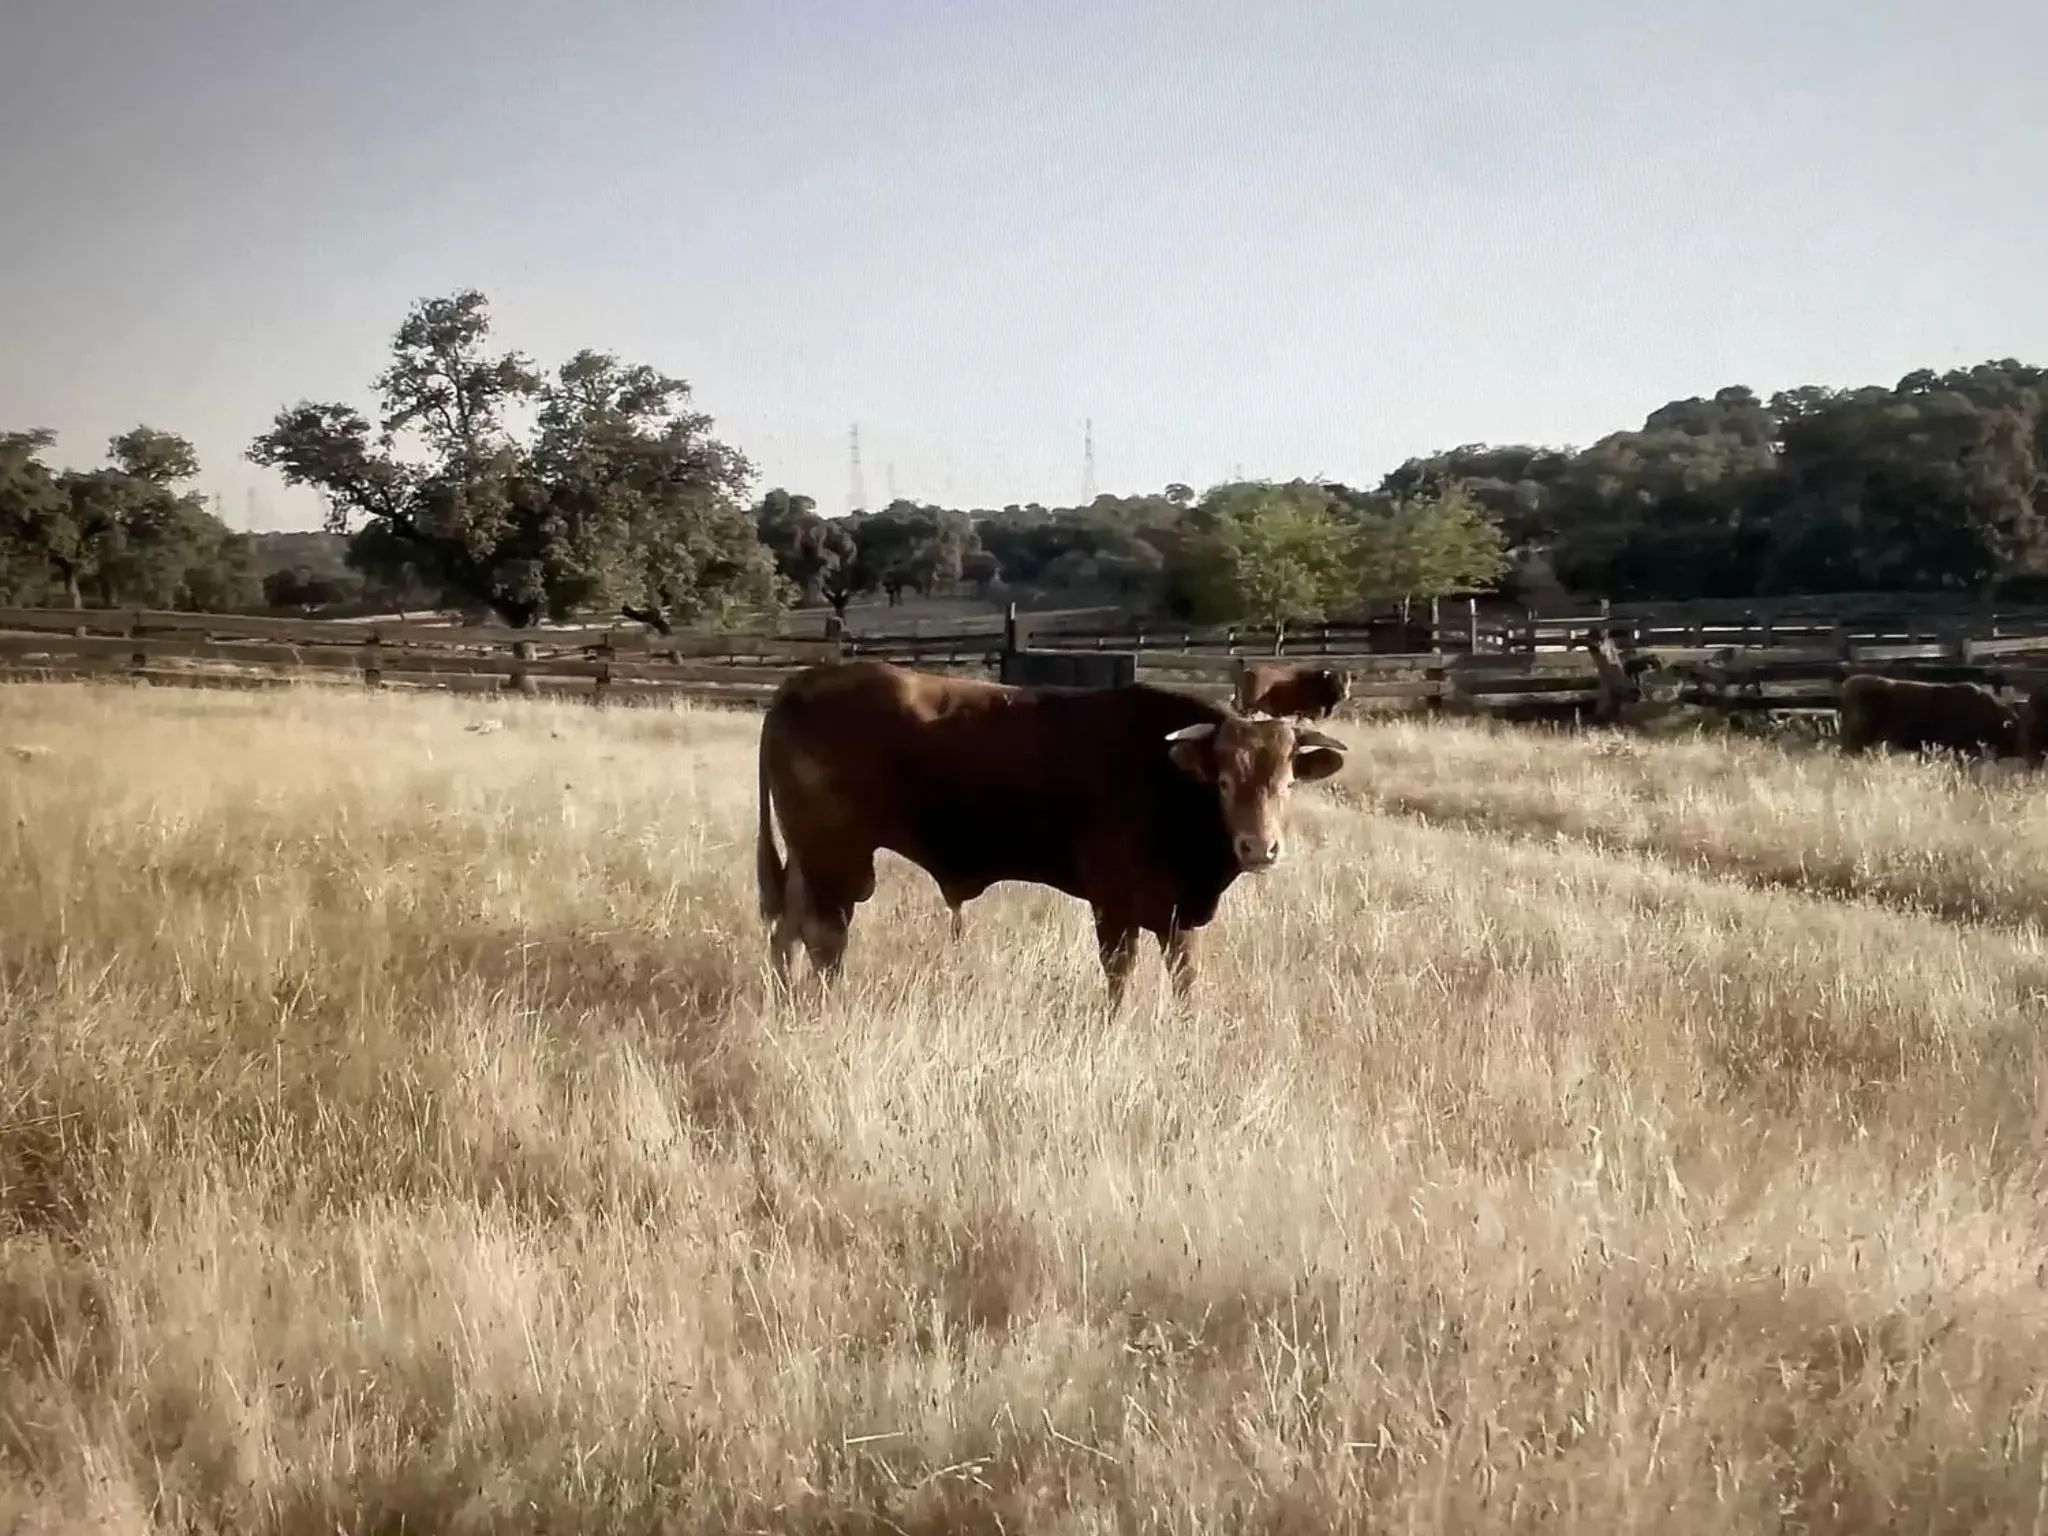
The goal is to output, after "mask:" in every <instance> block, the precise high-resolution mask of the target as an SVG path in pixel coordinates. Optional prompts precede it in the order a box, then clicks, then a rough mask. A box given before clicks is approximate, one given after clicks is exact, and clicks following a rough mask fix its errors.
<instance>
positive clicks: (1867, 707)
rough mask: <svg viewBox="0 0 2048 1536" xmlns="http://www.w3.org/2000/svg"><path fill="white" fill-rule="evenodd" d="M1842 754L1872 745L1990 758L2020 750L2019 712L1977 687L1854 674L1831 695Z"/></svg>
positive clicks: (1996, 696) (2016, 754)
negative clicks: (1932, 750)
mask: <svg viewBox="0 0 2048 1536" xmlns="http://www.w3.org/2000/svg"><path fill="white" fill-rule="evenodd" d="M1835 709H1836V716H1837V719H1838V721H1839V732H1838V735H1839V740H1840V743H1841V748H1842V750H1843V751H1844V752H1849V753H1858V752H1863V751H1865V750H1867V749H1869V748H1871V747H1876V746H1883V747H1889V748H1891V749H1892V750H1893V751H1897V752H1918V751H1921V750H1923V749H1925V748H1929V747H1934V748H1942V749H1946V750H1948V751H1952V752H1962V753H1968V754H1971V755H1989V756H1992V757H2017V756H2020V755H2021V754H2022V752H2023V750H2025V744H2024V742H2023V740H2022V736H2023V730H2022V720H2021V717H2022V713H2023V710H2017V709H2015V708H2013V706H2012V705H2010V704H2007V703H2005V702H2004V701H2003V700H2001V699H2000V698H1999V697H1998V695H1997V694H1995V693H1993V692H1992V691H1991V690H1990V689H1989V688H1986V687H1984V686H1983V685H1982V684H1981V683H1929V682H1922V681H1920V680H1919V679H1917V678H1905V677H1881V676H1879V675H1877V674H1876V673H1872V672H1859V673H1856V674H1855V675H1854V676H1851V677H1846V678H1844V679H1843V680H1842V683H1841V686H1840V688H1839V689H1838V690H1837V693H1836V703H1835Z"/></svg>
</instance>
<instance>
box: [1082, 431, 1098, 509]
mask: <svg viewBox="0 0 2048 1536" xmlns="http://www.w3.org/2000/svg"><path fill="white" fill-rule="evenodd" d="M1094 502H1095V418H1094V417H1093V416H1090V417H1089V418H1088V419H1087V421H1086V422H1084V423H1083V424H1082V427H1081V505H1082V506H1084V507H1086V506H1092V505H1093V504H1094Z"/></svg>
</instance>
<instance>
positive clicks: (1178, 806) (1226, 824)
mask: <svg viewBox="0 0 2048 1536" xmlns="http://www.w3.org/2000/svg"><path fill="white" fill-rule="evenodd" d="M1344 750H1345V749H1344V746H1343V744H1342V743H1341V742H1338V741H1335V740H1333V739H1331V738H1330V737H1328V736H1325V735H1323V734H1322V733H1321V732H1319V731H1313V730H1309V729H1306V728H1303V727H1296V726H1294V725H1291V724H1289V723H1288V722H1286V721H1284V720H1274V719H1267V718H1263V717H1261V718H1256V719H1246V718H1244V717H1242V716H1239V715H1237V714H1235V713H1233V712H1232V711H1231V710H1229V709H1227V708H1225V707H1223V706H1222V705H1220V704H1215V703H1211V702H1209V701H1208V700H1206V699H1198V698H1192V697H1190V696H1188V695H1186V694H1182V693H1176V692H1174V691H1172V690H1169V689H1165V688H1158V687H1154V686H1151V685H1149V684H1146V683H1132V684H1128V685H1126V686H1124V687H1121V688H1099V689H1068V688H1019V687H1009V686H1005V685H1003V684H1000V683H991V682H983V681H981V680H979V679H973V678H954V677H938V676H934V675H932V674H929V673H922V672H915V671H911V670H909V669H906V668H902V667H896V666H891V665H889V664H888V663H886V662H879V661H852V662H843V663H837V664H827V665H824V666H818V667H812V668H809V669H807V670H805V671H803V672H799V673H797V674H796V675H795V676H793V677H791V678H789V679H788V680H787V681H785V682H784V683H783V684H782V685H781V686H780V687H779V688H777V689H776V692H775V697H774V698H773V700H771V701H770V703H769V706H768V713H767V718H766V719H765V720H764V721H763V722H762V727H761V750H760V795H761V817H760V831H759V836H758V838H757V841H756V847H755V868H756V877H757V880H758V883H759V888H760V901H761V915H762V917H763V918H764V919H766V920H767V921H768V923H769V924H770V925H771V927H772V936H771V939H770V958H771V960H772V963H773V965H774V968H775V973H776V976H777V977H778V979H781V980H786V979H787V978H788V975H789V961H790V957H791V954H792V952H793V950H794V948H795V946H796V944H797V942H798V940H799V939H801V940H802V942H803V945H804V949H805V951H806V953H807V954H808V955H809V956H810V959H811V963H812V965H813V966H814V967H815V968H816V969H817V970H818V971H819V973H820V974H821V975H822V976H824V977H825V978H826V979H828V980H829V979H830V978H832V977H833V976H835V975H836V974H837V973H838V970H839V966H840V962H841V960H842V958H843V957H844V954H845V950H846V934H847V927H848V925H849V923H850V922H851V921H852V917H853V909H854V908H855V907H856V906H858V905H859V904H860V903H861V902H863V901H865V900H866V899H867V898H868V897H869V896H871V895H873V894H874V889H875V852H876V850H877V849H881V848H887V849H889V850H890V851H891V852H893V853H896V854H899V855H901V856H902V857H904V858H906V859H908V860H910V861H911V862H912V863H913V864H916V865H918V866H919V867H920V868H922V869H923V870H924V871H925V872H926V873H927V874H929V875H930V876H931V877H932V878H933V880H935V881H936V882H937V884H938V887H939V891H940V894H941V895H943V896H944V897H945V900H946V905H947V906H948V907H949V908H951V909H952V912H953V920H954V928H955V932H956V933H957V932H958V930H959V923H960V908H961V905H962V904H963V903H965V902H968V901H971V900H973V899H974V898H975V897H976V896H979V895H980V894H981V893H982V892H983V891H985V890H987V889H988V888H989V887H990V886H991V885H994V884H995V883H996V882H997V881H999V880H1017V881H1025V882H1028V883H1031V884H1036V885H1046V886H1050V887H1052V888H1053V889H1054V890H1057V891H1063V892H1065V893H1066V894H1067V895H1069V896H1076V897H1079V898H1080V899H1081V900H1083V901H1085V902H1087V903H1088V905H1089V906H1090V908H1092V909H1093V911H1094V915H1095V937H1096V943H1097V945H1098V948H1099V952H1100V954H1101V957H1102V965H1103V969H1104V971H1105V972H1106V973H1107V974H1108V977H1109V993H1110V1000H1111V1002H1112V1003H1115V1002H1116V1001H1118V1000H1120V999H1121V997H1122V995H1123V991H1124V987H1125V984H1126V982H1127V981H1128V980H1129V977H1130V972H1131V968H1132V966H1133V964H1135V962H1136V959H1137V944H1138V935H1139V933H1140V932H1147V933H1150V934H1152V936H1153V937H1154V938H1156V939H1157V940H1158V941H1159V945H1160V948H1161V950H1162V951H1163V953H1164V955H1165V959H1166V965H1167V969H1168V971H1169V973H1170V974H1171V976H1172V978H1173V982H1174V987H1175V990H1176V991H1177V992H1178V993H1180V994H1183V995H1185V994H1186V992H1187V991H1188V989H1189V988H1190V987H1191V986H1192V984H1193V981H1194V956H1193V949H1192V940H1193V937H1194V934H1195V932H1196V930H1198V929H1200V928H1202V927H1203V926H1205V925H1206V924H1207V923H1208V922H1209V921H1210V919H1211V918H1213V917H1214V916H1215V915H1216V907H1217V904H1218V902H1219V901H1220V900H1221V899H1222V896H1223V893H1224V892H1225V891H1226V890H1227V889H1229V887H1230V885H1231V883H1232V882H1233V881H1234V880H1236V879H1237V877H1238V876H1239V875H1240V874H1243V873H1245V872H1247V871H1258V870H1264V869H1268V868H1270V867H1272V865H1273V864H1274V863H1275V862H1276V861H1277V860H1278V859H1279V858H1280V856H1281V852H1282V849H1283V847H1284V840H1285V831H1286V813H1287V805H1288V791H1289V789H1290V788H1291V787H1292V785H1293V783H1294V782H1295V781H1296V780H1313V779H1324V778H1328V777H1329V776H1330V775H1331V774H1333V773H1335V772H1336V771H1337V770H1338V769H1339V768H1341V767H1343V765H1344ZM771 804H772V806H773V811H774V820H779V821H780V822H781V824H782V836H783V840H784V841H785V842H786V843H787V845H788V848H789V860H788V863H787V865H786V866H785V864H784V863H783V860H782V859H781V857H780V856H779V855H778V854H777V852H776V848H775V835H774V830H773V826H772V823H771V819H770V807H771Z"/></svg>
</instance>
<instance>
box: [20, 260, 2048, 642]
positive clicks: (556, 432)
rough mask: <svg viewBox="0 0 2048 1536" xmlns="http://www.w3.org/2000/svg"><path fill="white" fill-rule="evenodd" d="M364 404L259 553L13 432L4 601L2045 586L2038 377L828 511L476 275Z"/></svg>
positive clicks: (1998, 372) (596, 608)
mask: <svg viewBox="0 0 2048 1536" xmlns="http://www.w3.org/2000/svg"><path fill="white" fill-rule="evenodd" d="M372 389H373V392H374V395H375V408H374V410H373V411H372V412H368V413H366V412H364V411H362V410H360V409H358V408H357V407H355V406H351V405H348V404H345V403H338V402H316V401H300V402H297V403H295V404H292V405H289V406H287V407H285V408H284V409H282V410H280V411H279V412H278V414H277V416H276V418H275V420H274V421H273V422H272V423H271V425H270V427H269V429H268V430H266V431H265V432H264V433H263V434H262V435H261V436H259V437H258V438H257V439H256V440H255V442H254V443H253V444H252V445H251V446H250V448H249V451H248V457H249V458H250V459H251V460H253V461H254V462H256V463H259V464H264V465H268V466H271V467H273V468H275V469H277V470H278V471H279V472H280V473H282V474H283V475H284V477H285V478H286V480H287V481H289V482H291V483H293V484H297V485H303V486H309V487H312V488H314V489H316V490H318V491H319V492H320V493H321V495H322V497H323V500H324V501H325V503H326V505H327V507H328V514H329V515H328V529H327V531H326V532H325V533H324V534H303V535H269V536H264V537H261V538H251V537H248V536H245V535H241V534H237V533H234V532H232V531H231V530H229V529H227V528H226V527H224V526H223V525H222V524H221V523H220V521H219V520H218V519H217V518H215V517H213V516H212V514H211V513H209V512H208V511H207V510H206V508H205V506H204V504H203V501H202V500H201V498H200V497H199V496H198V495H197V494H196V493H195V492H194V491H193V490H192V489H191V488H190V487H191V484H192V482H193V480H194V478H195V477H196V475H197V471H198V465H197V462H196V460H195V458H194V455H193V453H192V450H191V447H190V445H189V444H187V443H185V442H184V441H183V440H182V439H180V438H177V437H175V436H173V435H171V434H169V433H166V432H162V431H159V430H156V429H153V428H150V427H138V428H137V429H136V430H135V431H133V432H130V433H127V434H124V435H123V436H121V437H118V438H115V439H114V440H113V441H112V442H111V443H110V444H109V445H108V450H107V462H106V463H105V464H104V465H103V466H101V467H99V468H96V469H92V470H87V471H75V470H61V471H60V470H56V469H53V468H51V467H50V465H49V463H48V453H49V450H50V448H51V446H52V439H51V436H50V434H49V433H47V432H41V431H35V430H27V431H17V432H13V433H0V598H4V600H5V601H8V602H12V603H54V604H65V603H69V604H79V605H84V604H93V605H99V604H106V605H115V604H119V605H137V606H164V607H187V608H196V609H230V608H244V607H259V606H271V607H278V606H303V607H310V608H325V607H331V606H337V605H345V604H346V605H353V604H361V603H372V604H378V605H387V604H388V605H391V606H399V607H422V606H427V605H450V606H464V607H470V608H482V609H488V610H491V611H493V612H495V613H496V614H497V615H498V616H499V617H501V618H502V619H504V620H505V621H507V622H509V623H512V624H527V623H531V622H534V621H536V620H538V619H541V618H563V617H568V616H570V615H573V614H584V613H623V614H626V615H629V616H631V617H633V618H635V619H640V620H644V621H645V622H648V623H650V624H653V625H656V626H658V627H660V626H669V625H672V624H674V623H677V622H684V621H693V620H702V619H717V618H720V617H723V616H729V615H737V614H742V613H758V612H760V611H762V610H767V609H773V608H777V607H780V606H783V605H789V604H796V605H806V606H824V605H830V606H833V607H837V608H840V609H844V608H845V607H846V606H847V605H848V604H850V603H852V602H854V601H856V600H860V599H863V598H871V597H879V598H880V599H882V600H885V601H890V602H893V601H896V600H898V599H900V598H902V597H903V596H904V595H905V594H908V593H917V594H920V595H937V594H952V593H959V592H970V591H971V592H978V593H981V594H983V595H985V596H988V597H991V598H996V597H1003V596H1016V597H1025V598H1030V599H1053V600H1071V601H1079V602H1121V603H1127V604H1130V605H1132V606H1134V607H1145V608H1152V609H1156V610H1164V611H1167V612H1170V613H1174V614H1178V615H1181V616H1184V617H1189V618H1198V619H1212V620H1236V619H1246V620H1255V621H1260V622H1275V623H1284V622H1288V621H1291V620H1296V619H1305V618H1312V617H1315V616H1318V615H1321V614H1326V613H1329V612H1332V611H1337V610H1342V609H1345V608H1350V607H1355V606H1357V605H1359V604H1362V603H1365V602H1369V601H1375V600H1384V599H1401V598H1410V597H1429V596H1435V595H1440V594H1448V593H1459V592H1475V591H1489V590H1501V591H1504V592H1506V593H1508V594H1510V595H1512V596H1515V597H1517V598H1520V599H1522V600H1525V601H1542V600H1546V599H1555V598H1559V597H1562V596H1564V595H1565V594H1567V593H1577V594H1600V595H1606V596H1611V597H1615V598H1632V599H1660V598H1663V599H1672V598H1693V597H1722V598H1744V597H1766V596H1772V595H1782V594H1794V593H1800V594H1821V593H1830V592H1850V591H1856V592H1869V591H1894V592H1908V591H1934V592H1942V591H1948V592H1957V593H1963V592H1969V593H1987V592H1991V591H2003V592H2013V593H2019V592H2023V591H2026V592H2029V595H2036V594H2035V593H2034V592H2033V591H2030V589H2042V588H2048V580H2044V578H2048V480H2044V476H2043V472H2042V466H2043V464H2044V462H2048V373H2044V371H2043V370H2041V369H2037V368H2033V367H2030V366H2027V365H2024V364H2021V363H2018V362H2014V361H2010V360H2008V361H2003V362H1994V363H1985V364H1983V365H1981V366H1978V367H1975V368H1970V369H1964V370H1958V371H1954V372H1950V373H1943V374H1936V373H1933V372H1927V371H1922V372H1918V373H1914V374H1910V375H1908V376H1907V377H1906V378H1904V379H1901V380H1900V381H1899V382H1898V383H1897V384H1896V385H1893V386H1890V387H1882V386H1872V387H1867V388H1859V389H1847V390H1834V389H1826V388H1820V387H1807V388H1801V389H1795V390H1788V391H1783V392H1780V393H1778V394H1775V395H1772V396H1770V397H1769V398H1768V399H1764V398H1760V397H1759V396H1757V395H1756V394H1754V393H1753V392H1751V391H1750V390H1748V389H1746V388H1740V387H1734V388H1727V389H1723V390H1720V391H1719V392H1717V393H1716V394H1714V395H1713V396H1711V397H1710V398H1693V399H1688V400H1680V401H1674V402H1673V403H1671V404H1669V405H1666V406H1663V407H1661V408H1660V409H1658V410H1656V411H1654V412H1652V413H1651V414H1650V416H1649V417H1648V419H1647V420H1646V421H1645V422H1644V423H1643V425H1642V426H1641V427H1640V428H1637V429H1633V430H1629V431H1623V432H1616V433H1613V434H1611V435H1610V436H1607V437H1604V438H1602V439H1600V440H1599V441H1598V442H1595V443H1593V444H1592V445H1591V446H1589V447H1585V448H1556V447H1543V446H1536V445H1527V444H1520V445H1496V444H1468V445H1465V446H1461V447H1457V448H1452V449H1449V450H1447V451H1443V452H1438V453H1434V454H1431V455H1429V456H1426V457H1421V458H1415V459H1410V460H1409V461H1408V462H1406V463H1404V464H1402V465H1401V466H1400V467H1399V468H1397V469H1395V470H1394V471H1393V472H1392V473H1390V474H1388V475H1386V476H1385V477H1384V478H1383V479H1382V480H1381V481H1380V482H1379V483H1378V484H1377V485H1374V486H1370V487H1354V486H1346V485H1339V484H1330V483H1326V482H1322V481H1309V480H1293V481H1284V482H1270V481H1256V482H1235V483H1227V484H1223V485H1218V486H1212V487H1208V488H1206V489H1205V490H1203V491H1201V492H1197V490H1196V489H1195V488H1194V487H1193V486H1191V485H1187V484H1170V485H1166V486H1163V487H1161V488H1160V489H1159V490H1158V491H1157V492H1155V493H1151V494H1145V495H1134V496H1113V495H1104V496H1098V497H1096V498H1095V499H1094V501H1093V502H1091V503H1090V504H1089V505H1087V506H1084V507H1072V506H1070V507H1048V506H1044V505H1040V504H1038V503H1027V504H1014V503H1013V504H1010V505H1007V506H1003V507H980V508H950V507H942V506H937V505H932V504H929V503H923V502H916V501H911V500H899V501H896V502H893V503H892V504H890V505H889V506H887V507H885V508H883V509H881V510H879V511H876V512H864V513H857V514H854V515H851V516H847V517H841V518H827V517H823V516H821V515H820V514H819V513H818V511H817V508H816V505H815V503H814V502H813V501H812V500H811V499H810V498H809V497H807V496H805V495H803V494H801V493H800V492H797V491H792V490H789V489H785V488H776V489H771V490H768V491H767V492H766V493H765V494H758V493H757V491H756V490H755V488H754V482H755V480H756V478H757V477H756V473H755V470H754V467H753V466H752V464H750V463H749V462H748V460H747V459H746V457H745V455H744V454H742V453H741V452H740V451H739V450H738V449H736V448H735V447H733V446H732V445H731V444H728V443H726V442H724V441H723V440H721V439H720V438H719V437H718V436H717V435H716V434H715V432H714V424H713V422H712V419H711V418H710V417H709V416H708V415H706V414H704V413H702V412H701V411H699V410H697V409H696V408H695V407H694V405H693V403H692V398H691V390H690V387H689V386H688V385H687V384H686V383H684V382H683V381H682V380H680V379H676V378H672V377H670V376H668V375H666V374H663V373H661V372H659V371H657V370H655V369H653V368H649V367H646V366H643V365H637V364H630V363H626V362H623V361H621V360H620V359H618V358H616V357H613V356H611V355H610V354H607V353H601V352H595V351H590V350H585V351H582V352H579V353H577V354H575V355H574V356H572V357H570V358H568V359H567V360H566V361H564V362H562V363H560V364H559V365H557V366H556V367H554V368H553V369H552V370H543V369H541V368H539V367H538V366H536V365H535V364H534V363H533V362H532V361H531V360H529V359H527V358H526V357H524V356H523V355H521V354H519V353H517V352H510V351H500V350H498V349H496V348H495V347H494V346H493V345H492V344H491V336H490V319H489V315H488V310H487V307H486V304H485V301H484V298H483V296H482V295H481V294H479V293H476V292H474V291H465V292H462V293H458V294H455V295H453V296H451V297H448V298H441V299H429V300H424V301H422V302H420V303H419V304H416V305H415V306H414V307H413V309H412V310H411V311H410V312H409V313H408V314H407V316H406V317H405V320H404V322H403V324H402V325H401V326H400V328H399V330H398V331H397V333H396V335H395V336H394V337H393V340H392V346H391V360H390V364H389V366H388V367H387V368H386V369H385V370H384V371H383V372H382V373H380V374H379V375H378V377H377V378H376V379H375V380H374V381H372Z"/></svg>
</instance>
